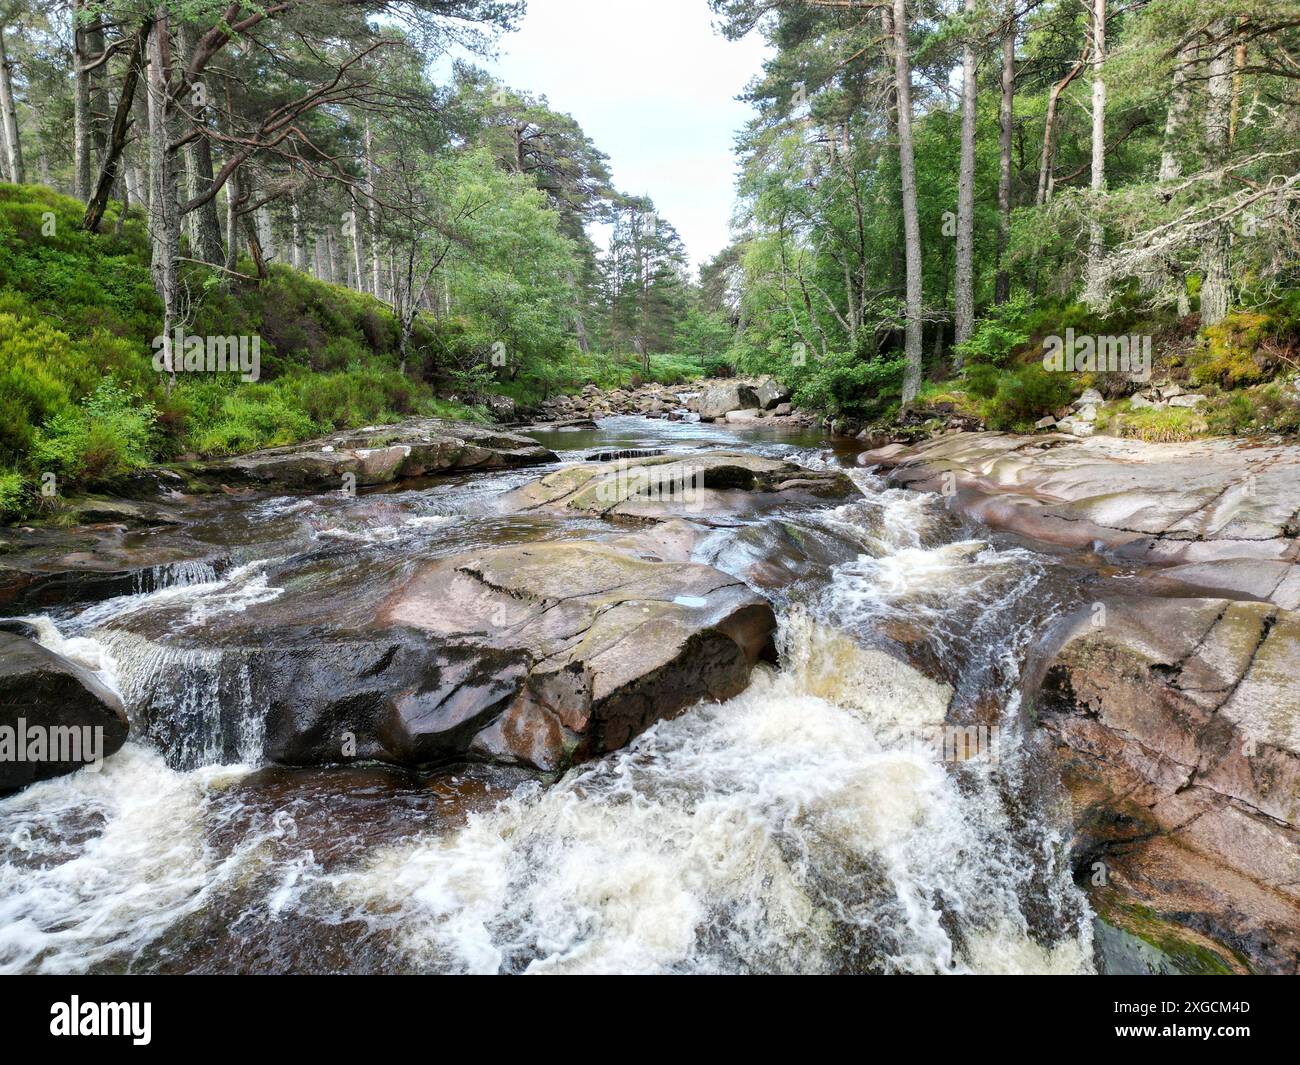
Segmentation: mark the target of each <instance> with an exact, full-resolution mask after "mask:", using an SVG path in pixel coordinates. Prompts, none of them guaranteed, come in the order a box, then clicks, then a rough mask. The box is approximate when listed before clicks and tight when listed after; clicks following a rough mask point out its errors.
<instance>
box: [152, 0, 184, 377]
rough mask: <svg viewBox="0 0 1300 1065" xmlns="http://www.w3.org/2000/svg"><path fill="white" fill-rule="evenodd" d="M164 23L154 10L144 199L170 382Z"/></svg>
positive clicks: (176, 247)
mask: <svg viewBox="0 0 1300 1065" xmlns="http://www.w3.org/2000/svg"><path fill="white" fill-rule="evenodd" d="M168 45H169V41H168V25H167V11H166V8H165V7H163V6H159V8H158V13H157V17H156V19H155V22H154V28H153V33H152V34H150V37H149V79H148V88H149V92H148V98H149V179H150V184H151V185H152V186H153V192H152V195H151V196H150V197H149V232H150V236H151V237H152V240H153V263H152V271H153V278H154V287H155V288H156V289H157V290H158V295H159V296H160V297H161V298H162V302H163V330H162V335H163V337H164V338H165V339H164V347H163V351H164V366H165V367H166V368H167V370H168V372H169V374H170V375H171V376H170V381H169V387H170V385H171V384H174V383H175V380H176V369H175V363H174V361H173V360H174V358H175V356H176V355H177V354H178V353H177V352H175V351H173V350H172V340H171V338H172V335H173V333H172V330H173V327H174V326H176V325H177V324H179V322H178V321H177V318H178V306H177V303H178V296H179V291H178V285H177V266H178V262H177V260H178V259H179V257H180V219H179V217H178V213H177V203H176V174H175V169H174V156H173V153H172V152H171V151H169V150H168V147H167V146H168V144H170V143H171V140H172V130H171V106H170V101H169V99H168V89H167V87H168V73H169V71H168V66H167V58H168Z"/></svg>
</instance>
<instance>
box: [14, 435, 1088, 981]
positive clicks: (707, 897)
mask: <svg viewBox="0 0 1300 1065" xmlns="http://www.w3.org/2000/svg"><path fill="white" fill-rule="evenodd" d="M543 439H544V442H546V443H547V444H548V445H549V446H551V447H552V448H554V449H555V450H557V452H559V453H560V454H561V458H562V459H563V460H564V461H577V460H581V459H582V458H583V457H584V456H585V455H587V454H589V453H591V452H592V451H593V450H598V449H611V448H617V449H623V448H648V449H651V448H652V449H692V448H697V447H717V446H732V447H734V446H743V447H744V448H746V449H747V450H750V451H754V452H758V453H763V454H771V455H781V456H786V457H792V458H794V459H796V460H797V461H800V462H803V463H804V464H806V465H811V466H819V467H827V466H842V465H845V464H848V465H850V466H851V465H852V459H853V455H852V450H851V449H850V450H849V451H847V452H846V451H844V450H836V449H834V448H832V447H831V446H830V445H829V444H827V443H826V442H824V441H821V440H819V439H818V438H817V437H816V436H815V435H808V434H804V435H802V436H795V437H792V436H787V435H782V434H780V433H774V432H772V431H771V430H767V429H749V428H745V429H743V430H741V429H738V428H733V427H717V428H714V427H709V426H701V425H699V424H692V423H668V422H655V421H647V420H644V419H639V418H615V419H610V420H609V421H608V422H606V423H604V424H603V425H602V429H601V430H600V431H599V432H597V433H589V432H588V433H555V434H547V435H546V436H545V437H544V438H543ZM536 475H537V471H520V472H512V473H507V474H492V475H482V476H476V477H468V478H462V479H459V480H456V481H451V482H429V483H428V484H426V485H422V486H419V487H417V488H415V489H413V490H408V491H404V492H381V493H377V494H371V495H367V496H364V497H362V498H361V499H359V500H352V501H346V500H341V499H339V500H325V501H320V500H318V501H315V502H314V503H313V504H312V505H307V504H306V503H305V501H303V500H294V499H271V500H262V501H258V502H256V503H252V504H242V505H240V506H232V505H230V504H225V506H224V507H223V511H222V514H221V521H220V527H221V528H223V529H225V530H226V532H227V534H228V536H229V539H230V541H231V544H232V545H237V548H235V547H232V550H230V551H229V557H230V560H231V561H230V564H228V565H224V566H222V567H213V566H211V565H207V564H197V563H196V564H173V565H171V566H170V567H169V568H168V569H167V570H166V571H165V572H160V573H158V574H156V575H154V576H153V577H152V578H151V579H150V580H148V581H147V582H145V584H143V585H142V586H141V587H140V588H139V589H138V591H137V594H135V595H129V596H123V597H120V598H118V599H112V600H108V601H105V602H100V603H96V604H94V605H92V606H89V607H84V608H80V609H69V608H65V609H63V610H59V611H54V612H52V613H51V614H49V615H43V616H40V617H37V618H30V619H27V620H29V621H30V622H31V623H33V624H34V625H35V626H36V628H37V633H38V638H39V639H40V640H41V641H42V642H43V643H45V644H47V645H48V646H50V647H52V648H54V649H55V650H58V651H59V652H60V653H62V654H65V655H67V656H69V657H71V658H74V659H76V660H79V661H82V662H84V663H85V664H86V665H88V666H89V667H90V668H92V669H94V670H96V672H97V673H98V674H99V675H100V676H101V677H102V678H103V679H104V680H105V681H106V682H107V683H109V684H110V685H113V686H114V687H116V688H117V690H119V691H120V692H122V694H123V696H124V699H125V700H126V702H127V704H128V709H129V710H130V711H131V712H132V716H133V738H132V740H131V741H130V742H129V743H128V744H127V746H126V747H125V748H124V749H123V750H122V751H121V752H119V753H118V754H117V755H115V756H114V757H112V758H110V759H109V760H108V761H107V762H106V763H105V764H104V766H103V768H102V770H101V771H99V772H92V771H87V770H83V771H81V772H78V773H76V774H73V775H71V776H67V777H62V778H59V779H55V780H50V781H46V782H43V783H40V784H37V785H35V786H33V787H31V788H29V789H27V790H26V791H23V792H21V793H19V794H17V795H15V796H12V797H10V798H7V799H4V800H0V971H4V972H33V971H34V972H66V971H139V972H148V971H161V972H193V971H212V972H226V971H453V972H457V971H470V972H501V971H505V972H530V973H544V972H622V971H636V972H787V971H789V972H839V971H862V972H958V973H960V972H1080V971H1090V969H1091V967H1092V960H1091V959H1092V946H1091V924H1090V916H1089V914H1088V912H1087V908H1086V904H1085V903H1084V901H1083V899H1082V896H1081V895H1080V894H1079V892H1078V891H1077V890H1076V889H1075V887H1074V885H1073V883H1072V881H1071V877H1070V870H1069V868H1068V866H1067V863H1066V860H1065V843H1064V840H1063V839H1062V838H1061V837H1060V836H1059V834H1058V833H1057V831H1056V829H1055V828H1054V826H1055V825H1056V824H1057V823H1058V821H1059V818H1058V817H1057V813H1058V811H1057V810H1056V809H1055V805H1054V804H1055V802H1056V798H1055V796H1056V791H1055V789H1054V786H1053V782H1052V780H1051V777H1050V772H1049V770H1048V768H1047V765H1046V761H1045V759H1043V758H1041V756H1040V754H1039V752H1038V751H1036V750H1035V748H1034V745H1033V743H1032V741H1031V740H1030V738H1029V737H1027V736H1026V735H1025V734H1024V733H1023V731H1022V729H1021V727H1020V708H1019V704H1018V695H1017V688H1018V680H1019V674H1020V669H1021V666H1022V664H1023V659H1024V654H1025V651H1026V648H1027V647H1028V645H1029V643H1030V641H1031V640H1032V639H1033V637H1034V635H1035V634H1036V633H1037V632H1038V631H1039V630H1040V629H1041V626H1042V625H1043V624H1045V622H1046V620H1047V619H1048V618H1050V617H1051V616H1052V615H1053V614H1055V613H1056V612H1058V611H1061V610H1065V609H1068V608H1070V607H1072V606H1073V605H1075V603H1076V601H1077V597H1078V595H1079V594H1080V593H1079V590H1078V589H1079V585H1080V582H1079V580H1078V578H1077V574H1075V573H1073V572H1072V571H1070V569H1069V568H1068V565H1067V563H1066V562H1065V561H1064V560H1061V559H1054V558H1051V557H1048V556H1045V555H1040V554H1037V553H1034V552H1031V551H1029V550H1026V549H1025V548H1023V547H1020V546H1017V545H1015V544H1012V543H1000V542H993V541H990V540H989V539H988V538H987V537H988V534H987V533H983V534H981V532H980V531H979V530H977V529H974V528H971V527H968V526H966V525H964V524H963V523H961V522H959V521H957V520H956V519H954V518H953V517H952V516H951V515H950V514H949V512H948V511H947V509H946V508H945V506H944V501H943V500H942V499H941V498H939V497H935V496H929V495H923V494H919V493H912V492H906V491H901V490H897V489H892V488H889V487H887V486H886V485H885V484H884V483H883V482H882V481H880V480H879V479H877V478H876V477H874V476H873V475H871V474H870V473H869V472H866V471H856V470H855V472H854V474H853V476H854V478H855V481H856V483H857V484H858V487H859V488H860V490H861V493H862V495H861V498H860V499H857V500H854V501H852V502H849V503H845V504H841V505H839V506H830V505H828V506H825V507H822V508H819V509H813V510H809V509H807V508H805V509H803V510H800V511H797V512H791V513H788V514H781V515H775V516H772V515H769V516H766V517H765V518H764V520H763V521H762V522H761V523H748V524H746V523H732V524H731V525H729V526H728V527H726V528H720V529H717V530H714V531H713V532H712V533H710V534H709V535H708V536H706V537H704V538H703V539H702V540H701V541H700V543H699V545H698V547H697V549H696V557H697V558H698V559H699V560H700V561H705V562H709V563H711V564H713V565H716V566H718V567H720V568H722V569H726V570H728V571H730V572H733V573H735V574H737V575H738V576H741V577H744V578H745V579H747V580H750V581H752V582H753V583H755V584H756V585H757V586H759V587H761V588H763V590H764V591H766V592H767V593H768V594H770V595H771V596H772V597H773V599H774V601H775V602H776V603H777V605H778V607H779V610H780V614H781V625H780V631H779V645H780V652H781V666H782V668H781V669H779V670H772V669H768V668H767V667H761V668H760V669H759V671H758V672H756V674H755V677H754V680H753V682H752V684H751V685H750V687H749V689H748V690H747V691H745V692H744V693H743V694H741V695H740V696H738V697H737V698H735V699H732V700H730V701H729V702H727V703H724V704H713V705H702V706H698V707H696V708H694V709H692V710H691V711H689V712H687V713H685V714H682V715H681V716H679V717H678V718H676V719H675V720H672V721H666V722H661V723H660V724H659V725H657V726H656V727H654V728H652V729H651V730H650V731H648V732H647V733H645V734H644V735H642V736H641V737H639V738H638V739H637V740H636V741H635V742H634V743H633V744H632V745H631V746H630V747H629V748H627V749H626V750H624V751H621V752H618V753H616V754H614V755H611V756H608V757H606V758H604V759H602V760H600V761H597V762H594V763H591V764H588V765H585V766H582V767H580V768H578V769H575V770H572V771H570V772H569V773H567V774H566V775H564V776H563V777H562V778H560V779H559V780H558V781H554V782H552V781H545V780H542V779H540V778H539V777H538V776H537V775H535V774H530V773H526V772H523V771H511V770H505V769H500V768H490V767H484V766H462V767H455V768H452V769H449V770H446V771H442V772H439V773H436V774H412V773H405V772H399V771H396V770H392V769H387V768H383V767H371V768H365V767H361V768H352V769H346V770H319V771H290V770H284V769H278V768H274V767H259V765H258V764H257V763H258V760H259V753H260V749H261V733H260V726H261V715H260V712H259V707H258V706H257V705H256V700H255V698H254V697H253V695H252V692H251V690H250V689H249V688H248V686H247V684H246V683H245V684H243V685H242V686H241V681H240V672H239V662H238V659H237V658H232V656H231V655H230V654H228V653H225V652H224V651H223V650H222V649H220V648H213V649H212V650H206V649H205V650H185V649H178V648H175V647H171V646H168V645H167V644H166V643H165V642H161V641H160V640H158V639H156V638H155V632H156V631H177V630H178V629H180V630H185V629H189V630H196V631H202V632H205V633H206V632H213V633H220V632H222V631H223V626H226V625H228V624H233V623H235V622H237V621H238V619H239V618H240V616H241V615H242V614H243V613H244V612H245V611H247V610H248V609H249V608H250V607H251V606H253V605H256V604H272V605H274V604H275V602H276V600H277V598H278V597H279V596H281V595H293V594H301V593H300V591H299V592H294V591H293V590H292V589H290V590H289V591H286V589H287V588H290V586H291V585H293V586H295V587H296V586H297V585H301V584H302V583H303V582H304V581H306V582H307V586H308V587H309V589H310V590H311V591H312V592H313V593H314V594H338V593H339V590H340V589H356V588H361V587H363V586H364V585H365V584H366V583H367V582H369V581H381V580H382V579H384V575H385V574H388V573H390V572H392V571H393V570H394V568H395V567H400V566H402V565H404V564H406V563H407V562H409V561H410V560H412V559H416V558H427V557H429V556H430V555H431V554H437V553H444V552H448V551H452V550H461V549H464V548H465V547H466V546H467V545H471V544H491V543H504V542H516V541H521V540H529V539H538V538H547V537H556V536H572V535H582V534H584V533H590V532H592V531H595V530H598V529H599V528H600V524H599V523H598V522H590V521H582V520H576V519H567V518H566V519H559V518H556V519H553V520H550V521H545V520H541V519H537V518H535V517H532V518H527V519H525V518H520V517H515V516H511V515H509V514H507V513H504V512H503V511H502V510H501V508H500V507H499V506H498V505H497V502H496V501H497V499H498V497H499V496H500V495H501V494H502V493H504V492H505V491H506V490H508V489H510V488H512V487H515V486H517V485H519V484H521V483H524V482H525V481H527V480H529V479H531V478H532V477H534V476H536ZM214 521H215V519H214ZM794 540H797V541H798V543H799V545H800V549H801V552H802V554H801V555H800V558H802V559H803V561H802V562H801V563H800V564H798V565H796V564H795V563H793V562H791V561H790V558H792V557H793V555H790V558H787V557H786V555H787V554H789V553H788V552H787V553H783V552H784V547H783V545H784V544H787V543H789V542H792V541H794ZM303 559H306V560H307V567H306V569H307V571H308V573H309V576H308V577H303V576H302V575H301V574H302V560H303ZM810 559H811V561H809V560H810ZM286 560H294V562H295V565H297V566H298V568H297V569H294V570H286V569H285V568H284V566H285V563H286ZM287 573H292V574H293V576H292V577H289V576H285V574H287ZM295 582H297V585H295ZM312 582H315V583H312ZM349 594H350V593H349ZM361 598H362V600H363V601H364V596H362V597H361ZM362 605H364V602H363V603H362ZM361 608H362V607H361V606H359V607H358V609H361ZM142 634H143V635H142ZM909 662H910V663H911V665H907V664H905V663H909ZM159 671H170V672H172V673H176V674H179V675H182V676H183V677H184V678H185V679H186V680H185V683H184V684H183V685H182V686H181V687H179V688H178V689H176V690H175V691H174V692H172V694H171V695H169V696H168V699H167V700H165V701H164V702H163V703H162V705H161V706H160V705H159V704H158V702H157V700H156V699H155V701H154V703H153V704H152V705H151V707H150V711H149V714H148V715H147V717H148V720H147V721H146V720H144V718H145V715H144V714H143V713H142V711H141V707H140V704H141V703H142V701H143V699H144V696H143V695H142V694H141V693H142V692H143V691H144V690H145V687H146V686H147V685H146V681H147V680H148V678H150V677H151V676H154V675H156V674H157V673H158V672H159ZM945 714H947V720H948V721H949V722H950V723H953V722H955V723H958V724H962V725H967V724H970V725H982V726H984V729H985V732H984V733H982V735H987V736H992V737H994V739H995V742H994V743H992V745H990V746H988V747H986V748H984V749H982V750H981V751H980V752H979V753H978V754H977V755H976V756H975V757H973V758H970V759H968V760H965V761H953V760H951V759H950V758H946V757H945V752H944V748H943V746H942V744H939V745H936V744H934V743H933V742H932V739H933V737H934V735H935V730H936V729H939V728H940V726H942V724H943V722H944V720H945ZM160 722H161V724H160ZM221 763H228V764H221Z"/></svg>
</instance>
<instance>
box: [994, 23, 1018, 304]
mask: <svg viewBox="0 0 1300 1065" xmlns="http://www.w3.org/2000/svg"><path fill="white" fill-rule="evenodd" d="M1007 19H1008V22H1009V25H1008V26H1007V31H1006V34H1005V36H1004V37H1003V38H1002V105H1001V108H1000V110H999V112H998V125H999V129H1000V132H1001V138H1000V140H999V144H998V160H999V168H998V269H997V275H996V277H995V278H994V282H993V302H994V303H998V304H1002V303H1006V302H1007V300H1008V299H1009V298H1010V297H1011V274H1010V272H1009V271H1008V270H1007V262H1006V259H1007V250H1008V248H1009V246H1010V244H1011V132H1012V130H1011V120H1012V117H1013V115H1014V111H1013V107H1014V104H1015V92H1016V8H1015V0H1012V3H1011V6H1010V7H1009V8H1008V9H1007Z"/></svg>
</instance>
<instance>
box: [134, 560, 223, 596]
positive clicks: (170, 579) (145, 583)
mask: <svg viewBox="0 0 1300 1065" xmlns="http://www.w3.org/2000/svg"><path fill="white" fill-rule="evenodd" d="M221 569H222V570H228V569H229V566H225V565H223V566H222V567H221ZM221 576H222V574H221V572H219V571H218V566H217V563H215V562H205V561H190V562H166V563H163V564H162V565H159V566H151V567H149V568H148V569H143V570H140V571H139V572H137V573H136V575H135V578H134V582H133V586H132V590H131V594H132V595H147V594H149V593H150V592H159V591H163V590H165V589H168V588H192V587H194V586H195V585H200V584H214V583H215V582H216V581H217V580H219V579H220V577H221Z"/></svg>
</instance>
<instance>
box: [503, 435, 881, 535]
mask: <svg viewBox="0 0 1300 1065" xmlns="http://www.w3.org/2000/svg"><path fill="white" fill-rule="evenodd" d="M854 491H855V490H854V488H853V482H852V481H850V480H849V479H848V477H846V476H845V475H844V474H840V473H828V472H824V471H820V470H809V469H805V468H804V467H802V466H797V465H795V464H794V463H792V462H786V461H784V460H782V459H768V458H761V457H759V456H757V455H750V454H745V453H742V452H736V451H707V452H699V453H694V454H670V455H658V456H652V457H649V458H637V459H627V460H619V461H616V462H603V463H592V464H584V465H580V466H569V467H566V468H565V469H562V470H557V471H556V472H555V473H551V474H547V475H546V476H545V477H542V478H541V479H539V480H537V481H533V482H532V483H531V484H526V485H524V486H523V487H522V488H518V489H516V490H515V491H514V492H511V493H509V494H508V495H507V496H506V497H505V502H504V505H505V506H506V507H507V508H508V509H511V510H515V511H561V512H570V513H571V512H575V511H576V512H580V513H586V514H591V515H593V516H603V517H607V518H621V519H630V520H640V521H660V520H663V519H665V518H669V517H692V516H694V517H697V518H699V517H717V516H723V515H738V514H749V513H754V512H755V511H757V510H760V509H762V508H764V507H769V506H772V505H775V504H780V503H786V502H797V501H801V500H802V501H811V500H815V499H820V500H825V499H841V498H847V497H849V496H851V495H853V493H854Z"/></svg>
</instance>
